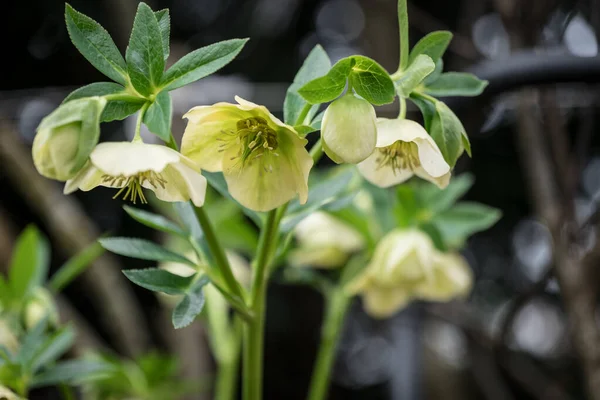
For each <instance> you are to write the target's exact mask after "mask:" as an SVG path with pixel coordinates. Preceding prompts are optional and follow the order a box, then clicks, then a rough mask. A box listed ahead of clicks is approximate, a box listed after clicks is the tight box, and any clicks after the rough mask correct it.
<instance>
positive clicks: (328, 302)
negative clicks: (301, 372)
mask: <svg viewBox="0 0 600 400" xmlns="http://www.w3.org/2000/svg"><path fill="white" fill-rule="evenodd" d="M350 299H351V297H348V296H346V294H345V293H344V292H343V290H342V289H341V288H336V290H334V291H333V292H332V293H330V294H328V295H326V296H325V317H324V320H323V325H322V328H321V344H320V346H319V352H318V353H317V359H316V361H315V366H314V368H313V374H312V378H311V382H310V390H309V394H308V400H324V399H325V398H326V396H327V391H328V389H329V378H330V376H331V368H332V366H333V362H334V361H335V354H336V348H337V344H338V341H339V338H340V333H341V331H342V327H343V325H344V319H345V316H346V311H347V310H348V306H349V305H350Z"/></svg>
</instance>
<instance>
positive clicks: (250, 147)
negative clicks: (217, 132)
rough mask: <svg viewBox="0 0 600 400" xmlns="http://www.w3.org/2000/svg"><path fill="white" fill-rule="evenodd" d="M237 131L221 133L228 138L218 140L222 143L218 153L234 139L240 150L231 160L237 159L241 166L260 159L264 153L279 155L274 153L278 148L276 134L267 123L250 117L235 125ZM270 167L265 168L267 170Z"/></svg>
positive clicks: (260, 118) (259, 118) (261, 119)
mask: <svg viewBox="0 0 600 400" xmlns="http://www.w3.org/2000/svg"><path fill="white" fill-rule="evenodd" d="M236 128H237V130H236V131H235V132H233V131H231V132H223V133H224V134H226V135H227V136H229V138H223V139H220V141H222V142H224V143H223V144H221V146H220V149H219V151H225V149H226V148H228V147H229V146H231V145H232V144H231V140H232V139H234V137H235V139H236V144H237V145H239V146H240V150H239V152H238V155H237V156H236V157H233V158H232V160H234V159H237V158H239V159H240V161H241V163H242V166H244V165H246V163H252V161H254V160H256V159H257V158H259V157H262V156H263V155H265V154H266V153H271V154H273V155H275V156H278V155H279V154H278V153H277V152H275V150H277V147H278V141H277V132H276V131H275V130H274V129H273V128H271V127H270V126H269V125H268V124H267V121H266V120H265V119H264V118H262V117H252V118H246V119H241V120H239V121H238V122H237V124H236ZM269 168H272V167H265V169H267V170H268V169H269Z"/></svg>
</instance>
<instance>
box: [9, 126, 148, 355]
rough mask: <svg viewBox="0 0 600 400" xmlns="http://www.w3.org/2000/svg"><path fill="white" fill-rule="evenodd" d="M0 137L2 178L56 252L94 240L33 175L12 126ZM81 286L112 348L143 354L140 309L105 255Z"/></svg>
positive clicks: (93, 231) (75, 213) (84, 223)
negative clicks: (29, 210)
mask: <svg viewBox="0 0 600 400" xmlns="http://www.w3.org/2000/svg"><path fill="white" fill-rule="evenodd" d="M0 132H1V133H0V136H1V137H2V140H0V160H1V163H2V170H3V172H5V174H6V176H7V177H8V178H9V179H10V180H11V182H12V184H13V185H14V187H15V188H16V189H17V190H19V191H20V193H21V195H22V196H23V199H24V200H25V201H26V202H27V203H28V205H29V206H30V207H31V208H32V209H33V210H34V211H35V212H37V213H38V215H39V216H40V217H41V219H42V220H43V222H44V224H45V226H46V228H47V229H48V231H49V232H50V234H51V236H52V237H53V238H54V239H55V241H56V244H57V245H58V246H59V248H60V249H61V251H62V252H63V253H64V254H65V255H66V256H73V255H74V254H76V253H77V252H79V251H81V250H82V249H84V248H85V247H87V246H88V245H89V244H90V243H92V242H93V241H94V240H96V238H97V237H98V236H99V232H98V230H97V228H96V227H95V226H94V224H93V222H92V221H91V220H90V219H89V218H88V217H87V215H86V214H85V212H84V211H83V210H82V209H81V207H80V206H79V204H78V203H77V202H76V201H74V199H73V198H72V197H67V196H64V195H63V194H62V193H61V191H60V190H59V189H58V187H57V186H55V185H54V184H52V183H51V182H50V181H48V180H47V179H45V178H43V177H42V176H40V175H39V174H38V173H37V171H36V170H35V168H34V167H33V163H32V160H31V154H30V152H29V151H28V150H27V149H26V147H25V146H24V145H22V144H21V143H20V142H19V139H18V136H17V134H16V132H15V131H14V129H13V128H12V126H10V125H7V124H4V125H2V126H0ZM81 284H82V285H83V286H85V287H86V288H87V290H88V291H89V293H90V296H91V297H93V298H94V299H95V300H96V301H97V304H99V307H98V310H99V311H100V313H101V317H102V320H103V322H104V324H105V326H106V328H107V329H108V331H109V332H110V334H111V337H112V339H113V340H114V342H115V345H116V346H117V348H118V349H119V350H120V351H122V352H124V353H125V354H126V355H129V356H135V355H137V354H139V353H140V352H142V351H143V350H144V349H145V348H146V346H147V345H148V344H149V343H150V340H149V336H148V334H147V332H146V329H145V328H144V326H145V323H144V321H143V319H142V313H141V307H140V306H139V304H138V301H137V299H136V298H135V296H134V295H133V293H132V291H131V289H130V287H129V286H128V285H127V283H126V281H125V280H124V279H123V277H122V275H121V274H120V273H119V266H118V263H117V262H116V260H115V259H114V258H113V257H112V256H111V255H110V254H105V255H103V256H101V257H99V258H98V259H97V260H96V261H95V262H94V263H93V264H92V265H91V266H90V267H89V269H88V270H87V271H86V272H85V273H84V274H82V276H81Z"/></svg>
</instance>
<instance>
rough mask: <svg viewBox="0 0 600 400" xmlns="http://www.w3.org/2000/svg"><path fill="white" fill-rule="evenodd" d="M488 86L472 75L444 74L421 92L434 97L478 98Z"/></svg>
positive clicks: (460, 73)
mask: <svg viewBox="0 0 600 400" xmlns="http://www.w3.org/2000/svg"><path fill="white" fill-rule="evenodd" d="M487 85H488V82H487V81H482V80H480V79H479V78H477V77H476V76H475V75H473V74H469V73H466V72H446V73H443V74H441V75H440V76H439V77H438V79H436V80H435V81H433V82H432V83H430V84H428V85H427V86H426V87H425V88H424V89H423V91H424V92H425V93H427V94H430V95H432V96H435V97H444V96H465V97H472V96H479V95H480V94H481V93H483V91H484V89H485V88H486V86H487Z"/></svg>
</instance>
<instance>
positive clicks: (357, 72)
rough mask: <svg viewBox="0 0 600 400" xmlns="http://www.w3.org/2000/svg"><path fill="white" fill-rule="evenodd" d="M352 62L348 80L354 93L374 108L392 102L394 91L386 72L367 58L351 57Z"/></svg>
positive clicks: (392, 83)
mask: <svg viewBox="0 0 600 400" xmlns="http://www.w3.org/2000/svg"><path fill="white" fill-rule="evenodd" d="M352 60H353V61H354V65H353V66H352V70H351V72H350V76H349V80H350V84H352V87H353V88H354V91H355V92H356V93H357V94H358V95H359V96H361V97H362V98H364V99H365V100H367V101H368V102H369V103H371V104H374V105H376V106H381V105H383V104H389V103H391V102H393V101H394V98H395V97H396V90H395V88H394V82H393V81H392V78H390V75H389V74H388V73H387V71H386V70H385V69H384V68H383V67H382V66H381V65H379V64H378V63H377V62H376V61H375V60H372V59H370V58H368V57H364V56H353V57H352Z"/></svg>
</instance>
